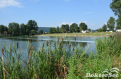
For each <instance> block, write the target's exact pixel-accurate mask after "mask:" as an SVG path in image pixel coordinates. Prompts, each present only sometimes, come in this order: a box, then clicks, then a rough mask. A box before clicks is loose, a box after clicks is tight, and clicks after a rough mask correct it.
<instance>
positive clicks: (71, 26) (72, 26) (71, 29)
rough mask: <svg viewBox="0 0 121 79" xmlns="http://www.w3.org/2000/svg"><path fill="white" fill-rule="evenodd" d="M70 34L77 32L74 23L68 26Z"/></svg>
mask: <svg viewBox="0 0 121 79" xmlns="http://www.w3.org/2000/svg"><path fill="white" fill-rule="evenodd" d="M69 30H70V32H71V33H72V32H78V30H79V29H78V25H77V24H76V23H73V24H72V25H70V29H69Z"/></svg>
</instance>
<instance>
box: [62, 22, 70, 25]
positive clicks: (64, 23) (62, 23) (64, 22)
mask: <svg viewBox="0 0 121 79" xmlns="http://www.w3.org/2000/svg"><path fill="white" fill-rule="evenodd" d="M62 24H63V25H65V24H68V25H69V23H66V22H63V23H62ZM62 24H61V25H62Z"/></svg>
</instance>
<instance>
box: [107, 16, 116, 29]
mask: <svg viewBox="0 0 121 79" xmlns="http://www.w3.org/2000/svg"><path fill="white" fill-rule="evenodd" d="M107 26H108V28H109V30H111V31H114V28H115V18H113V17H110V19H109V20H108V22H107Z"/></svg>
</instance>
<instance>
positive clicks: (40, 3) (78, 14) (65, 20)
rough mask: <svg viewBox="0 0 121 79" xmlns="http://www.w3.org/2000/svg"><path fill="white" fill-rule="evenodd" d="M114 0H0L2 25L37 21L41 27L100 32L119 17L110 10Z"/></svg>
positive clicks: (0, 21)
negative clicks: (83, 26)
mask: <svg viewBox="0 0 121 79" xmlns="http://www.w3.org/2000/svg"><path fill="white" fill-rule="evenodd" d="M111 2H112V0H0V25H1V24H2V25H5V26H8V25H9V23H11V22H16V23H19V24H22V23H24V24H27V23H28V21H29V20H35V21H36V22H37V24H38V27H57V26H59V27H61V25H62V24H69V25H71V24H72V23H76V24H78V25H79V24H80V23H81V22H84V23H86V24H87V26H88V28H90V29H93V30H96V29H98V28H101V27H102V26H103V25H104V24H106V23H107V21H108V20H109V18H110V17H114V18H115V20H116V19H117V18H118V17H117V16H115V15H114V12H113V11H112V9H110V6H109V5H110V3H111Z"/></svg>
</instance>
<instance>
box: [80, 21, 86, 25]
mask: <svg viewBox="0 0 121 79" xmlns="http://www.w3.org/2000/svg"><path fill="white" fill-rule="evenodd" d="M80 23H87V21H81V22H79V24H80Z"/></svg>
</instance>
